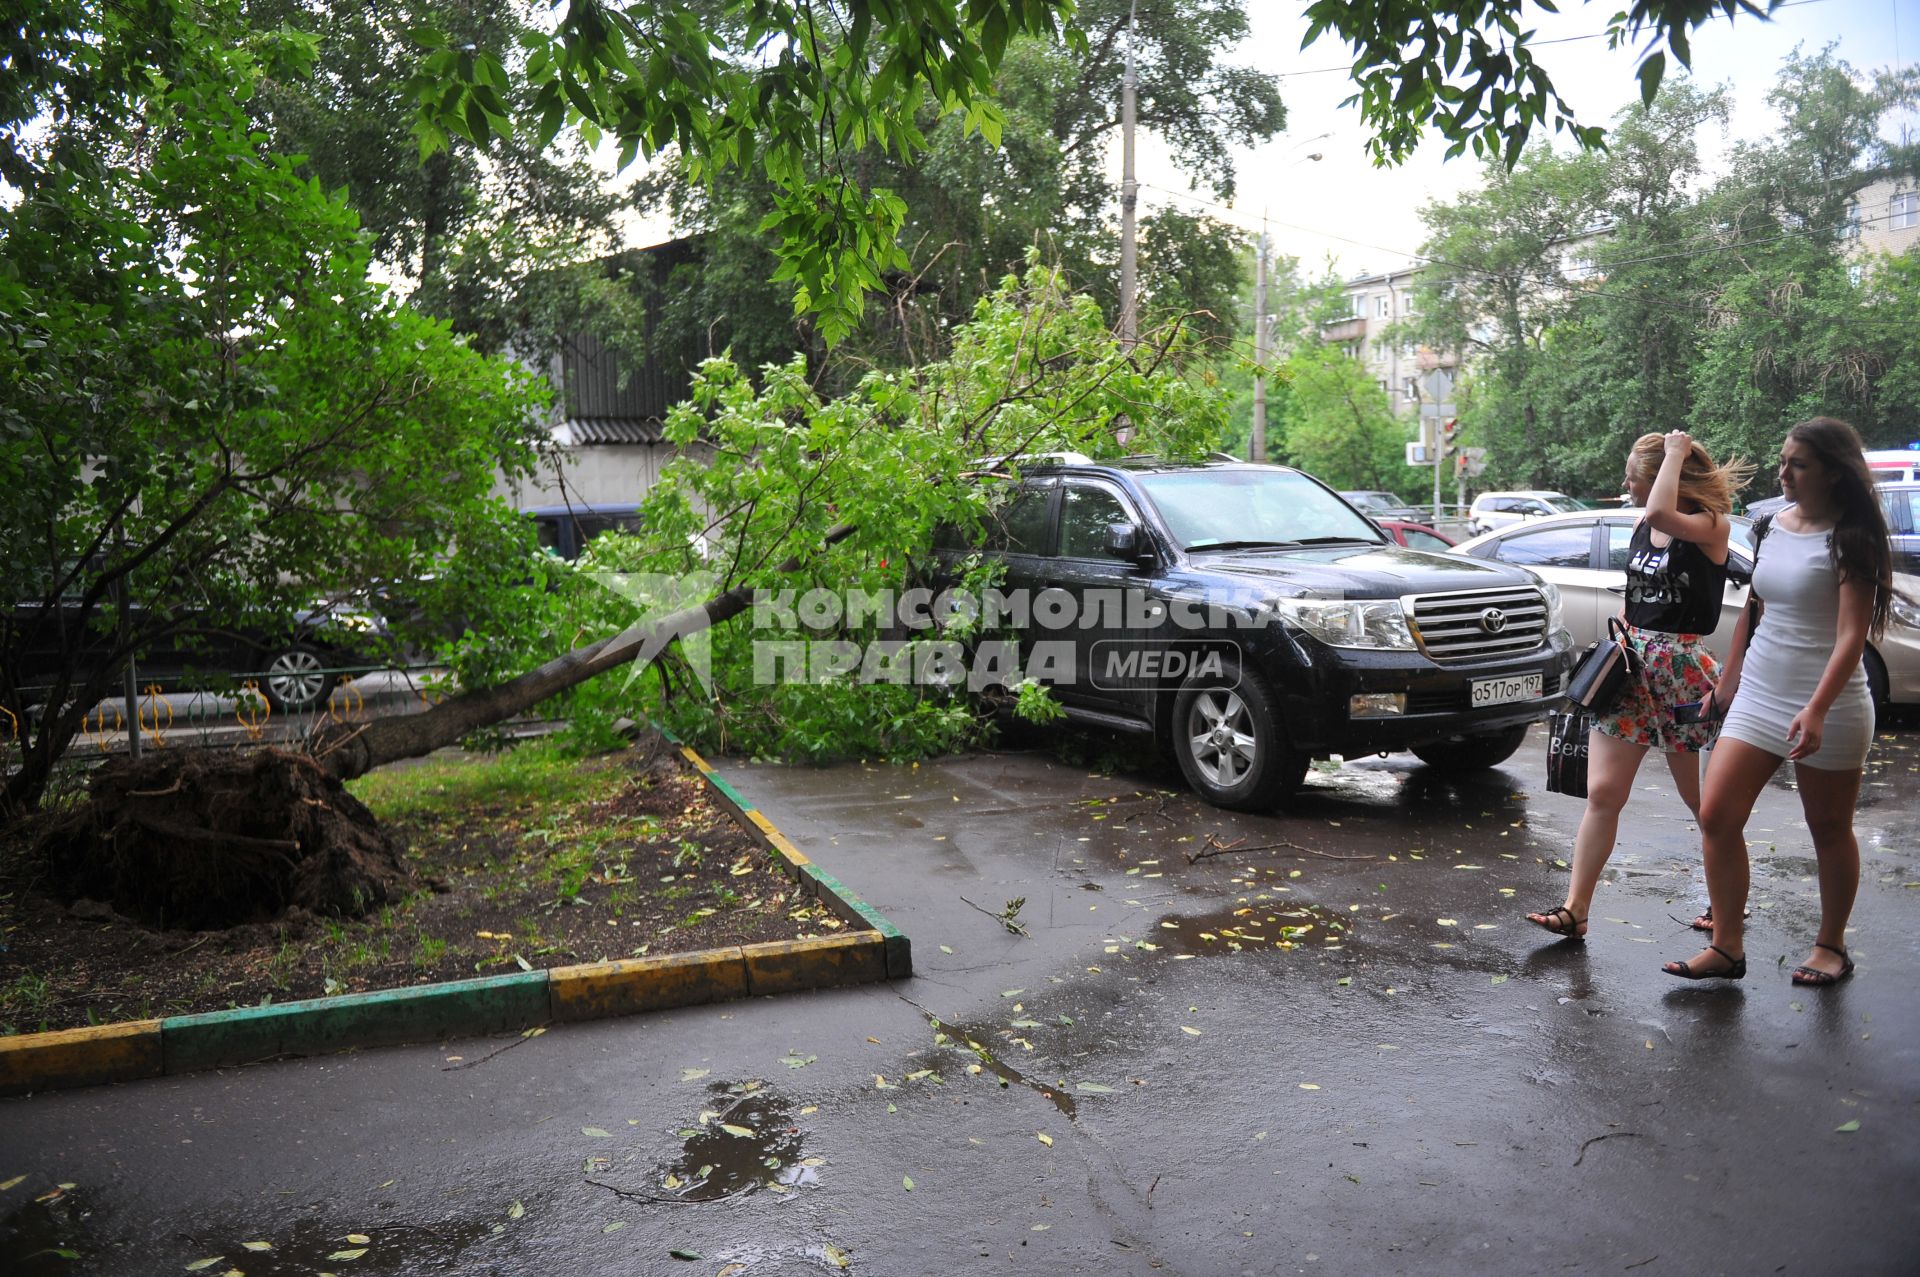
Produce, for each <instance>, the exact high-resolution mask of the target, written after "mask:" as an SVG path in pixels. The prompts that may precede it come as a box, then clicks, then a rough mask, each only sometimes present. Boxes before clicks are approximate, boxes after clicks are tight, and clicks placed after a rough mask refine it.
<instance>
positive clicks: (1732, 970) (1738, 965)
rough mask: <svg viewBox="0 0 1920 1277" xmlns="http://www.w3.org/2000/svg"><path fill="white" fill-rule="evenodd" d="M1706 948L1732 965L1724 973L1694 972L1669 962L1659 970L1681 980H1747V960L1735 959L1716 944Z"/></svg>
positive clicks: (1685, 966) (1678, 963)
mask: <svg viewBox="0 0 1920 1277" xmlns="http://www.w3.org/2000/svg"><path fill="white" fill-rule="evenodd" d="M1707 948H1709V949H1711V950H1713V951H1714V952H1715V953H1717V954H1719V955H1720V956H1721V957H1723V958H1725V959H1726V960H1727V961H1728V962H1729V963H1731V964H1732V965H1731V966H1729V967H1728V968H1727V969H1726V970H1725V971H1695V970H1694V969H1693V968H1692V967H1689V966H1688V965H1687V964H1686V963H1684V962H1669V963H1667V965H1665V966H1664V967H1661V968H1660V969H1661V970H1662V971H1664V972H1666V973H1667V974H1668V975H1677V976H1679V977H1680V978H1681V979H1682V980H1744V979H1746V978H1747V960H1746V959H1745V958H1744V957H1742V958H1736V957H1734V956H1733V955H1732V954H1731V953H1728V952H1727V951H1726V950H1725V949H1722V948H1721V947H1720V946H1719V945H1717V944H1710V945H1708V946H1707Z"/></svg>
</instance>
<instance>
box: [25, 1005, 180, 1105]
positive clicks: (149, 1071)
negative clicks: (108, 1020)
mask: <svg viewBox="0 0 1920 1277" xmlns="http://www.w3.org/2000/svg"><path fill="white" fill-rule="evenodd" d="M163 1063H164V1058H163V1056H162V1055H161V1051H160V1021H158V1020H129V1021H127V1022H126V1023H124V1024H103V1025H99V1026H98V1027H95V1028H86V1029H61V1030H59V1031H57V1032H54V1033H24V1034H21V1035H20V1036H18V1037H8V1038H0V1095H19V1094H21V1093H22V1092H24V1091H51V1090H55V1089H57V1088H60V1087H68V1086H97V1085H99V1084H100V1083H102V1082H132V1081H135V1080H136V1079H139V1078H145V1077H159V1076H160V1074H161V1072H162V1069H163Z"/></svg>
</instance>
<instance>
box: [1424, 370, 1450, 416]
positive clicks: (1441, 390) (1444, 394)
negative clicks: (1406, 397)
mask: <svg viewBox="0 0 1920 1277" xmlns="http://www.w3.org/2000/svg"><path fill="white" fill-rule="evenodd" d="M1452 394H1453V374H1452V373H1450V372H1448V371H1447V370H1446V369H1445V368H1435V369H1434V370H1433V371H1432V372H1429V373H1422V374H1421V376H1420V397H1421V398H1422V399H1426V400H1429V401H1431V402H1433V403H1441V402H1444V401H1445V400H1446V399H1447V398H1449V397H1450V396H1451V395H1452ZM1441 415H1442V416H1445V417H1451V416H1453V415H1454V414H1453V413H1452V412H1445V413H1442V414H1441Z"/></svg>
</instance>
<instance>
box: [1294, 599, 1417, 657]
mask: <svg viewBox="0 0 1920 1277" xmlns="http://www.w3.org/2000/svg"><path fill="white" fill-rule="evenodd" d="M1272 606H1273V611H1274V615H1276V616H1278V617H1279V618H1280V619H1281V620H1283V621H1288V622H1290V623H1292V624H1294V625H1297V626H1299V627H1300V628H1301V629H1303V630H1305V631H1306V632H1307V633H1309V634H1311V635H1313V637H1315V638H1317V639H1319V640H1320V641H1321V642H1322V643H1325V644H1326V645H1327V646H1328V647H1383V648H1395V649H1398V650H1401V651H1409V652H1410V651H1412V650H1413V646H1414V644H1413V632H1412V631H1411V630H1409V629H1408V628H1407V614H1406V612H1405V610H1404V609H1402V608H1401V606H1400V600H1399V599H1274V600H1272Z"/></svg>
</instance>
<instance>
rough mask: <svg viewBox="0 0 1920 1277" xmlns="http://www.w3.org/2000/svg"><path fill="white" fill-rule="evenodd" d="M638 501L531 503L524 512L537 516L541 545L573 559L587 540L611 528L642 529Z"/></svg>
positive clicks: (544, 548) (529, 516) (618, 529)
mask: <svg viewBox="0 0 1920 1277" xmlns="http://www.w3.org/2000/svg"><path fill="white" fill-rule="evenodd" d="M639 511H640V507H639V506H637V505H630V504H626V505H622V504H615V505H608V504H584V503H579V504H574V505H542V506H531V507H528V508H527V509H524V510H522V511H521V512H520V513H522V514H524V515H526V516H527V517H528V518H530V519H532V520H533V524H534V528H535V529H536V531H537V533H538V535H539V538H540V548H541V549H543V550H546V551H549V552H550V553H552V554H554V555H556V556H558V557H559V558H562V559H565V560H566V561H567V562H569V563H571V562H573V561H574V560H575V559H577V558H579V557H580V555H581V552H582V551H584V550H585V549H586V548H587V542H589V541H591V540H593V539H594V538H595V537H597V536H601V535H603V534H605V533H608V532H638V531H639V530H640V513H639Z"/></svg>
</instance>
